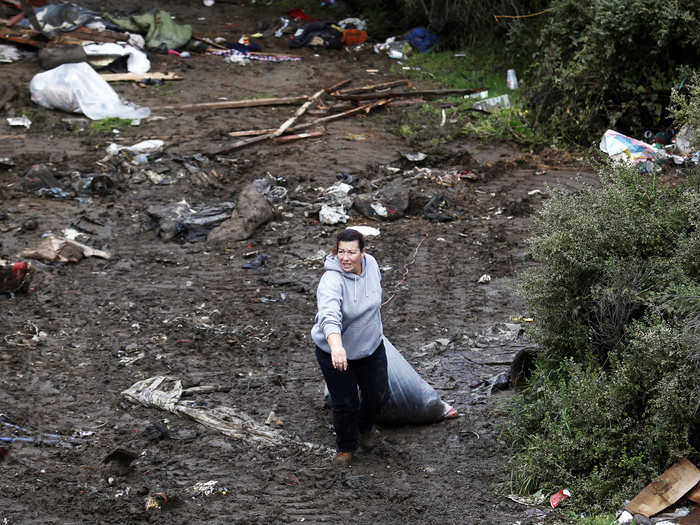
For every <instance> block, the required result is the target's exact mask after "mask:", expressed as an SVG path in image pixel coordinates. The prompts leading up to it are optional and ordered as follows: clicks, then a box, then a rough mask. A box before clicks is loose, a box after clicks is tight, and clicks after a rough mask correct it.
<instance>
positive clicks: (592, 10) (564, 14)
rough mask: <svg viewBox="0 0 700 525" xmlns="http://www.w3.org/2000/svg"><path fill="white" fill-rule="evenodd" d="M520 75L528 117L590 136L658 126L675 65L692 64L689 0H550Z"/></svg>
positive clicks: (698, 58)
mask: <svg viewBox="0 0 700 525" xmlns="http://www.w3.org/2000/svg"><path fill="white" fill-rule="evenodd" d="M550 7H551V11H549V12H548V13H547V16H546V23H545V24H544V26H543V28H542V30H541V31H540V33H539V36H538V39H537V42H536V45H535V47H534V53H533V55H532V62H531V64H532V67H531V68H530V70H529V72H528V74H527V77H526V81H527V82H526V85H527V86H529V89H528V96H529V100H530V103H531V105H532V107H533V110H534V115H535V120H536V122H537V123H539V124H540V125H544V126H546V127H547V128H548V129H550V130H551V132H552V133H553V134H556V135H559V136H561V137H563V138H565V139H566V140H568V141H571V142H578V143H582V144H590V143H591V142H592V141H593V140H594V139H595V138H597V137H599V136H600V135H601V134H602V132H603V131H604V130H605V129H606V128H609V127H614V128H616V129H619V130H620V131H623V132H626V133H628V134H631V135H634V136H641V133H642V132H643V131H644V130H645V129H648V128H652V129H653V128H655V127H659V126H662V127H663V126H665V124H666V122H665V121H664V118H665V116H666V114H665V108H666V107H667V105H668V99H669V96H670V91H671V88H672V87H673V85H674V82H675V81H677V77H678V74H677V73H678V68H679V67H680V66H682V65H691V66H692V65H695V66H697V65H699V64H700V51H699V50H700V32H698V31H697V25H698V23H700V4H698V3H697V2H695V1H694V0H592V1H591V2H587V3H581V2H578V1H576V0H552V2H551V6H550Z"/></svg>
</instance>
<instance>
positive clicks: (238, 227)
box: [207, 184, 275, 242]
mask: <svg viewBox="0 0 700 525" xmlns="http://www.w3.org/2000/svg"><path fill="white" fill-rule="evenodd" d="M274 216H275V214H274V211H273V209H272V206H270V204H269V203H268V202H267V200H266V199H265V196H264V195H263V194H261V193H260V192H259V191H258V190H257V189H255V187H254V186H253V185H252V184H250V185H248V186H246V187H245V188H244V189H243V191H242V192H241V194H240V196H239V197H238V203H237V204H236V210H235V211H234V212H233V214H232V216H231V219H229V220H227V221H224V222H223V223H221V225H219V226H218V227H216V228H214V229H213V230H212V231H211V232H209V235H208V237H207V241H210V242H220V241H242V240H244V239H247V238H248V237H250V236H251V235H253V233H254V232H255V230H257V229H258V228H259V227H260V226H262V225H263V224H265V223H267V222H269V221H270V220H272V218H273V217H274Z"/></svg>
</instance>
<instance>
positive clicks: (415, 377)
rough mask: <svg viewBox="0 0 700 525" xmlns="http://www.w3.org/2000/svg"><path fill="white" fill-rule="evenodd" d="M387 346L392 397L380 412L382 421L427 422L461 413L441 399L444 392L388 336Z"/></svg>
mask: <svg viewBox="0 0 700 525" xmlns="http://www.w3.org/2000/svg"><path fill="white" fill-rule="evenodd" d="M384 348H385V349H386V361H387V368H388V371H389V401H388V402H387V404H386V405H384V408H383V409H382V411H381V413H380V414H379V417H378V419H377V420H378V421H379V422H381V423H392V424H411V425H424V424H427V423H435V422H437V421H441V420H443V419H445V418H451V417H457V412H456V410H455V409H454V408H452V407H451V406H450V405H448V404H447V403H445V402H444V401H443V400H442V399H440V394H438V393H437V392H436V391H435V389H434V388H433V387H432V386H430V385H429V384H428V383H427V382H426V381H425V380H424V379H423V378H422V377H421V376H420V375H419V374H418V372H416V371H415V369H414V368H413V367H412V366H411V364H410V363H409V362H408V361H406V359H404V357H403V356H402V355H401V354H400V353H399V351H398V350H397V349H396V347H395V346H394V345H393V344H391V341H389V340H388V339H387V338H386V337H384Z"/></svg>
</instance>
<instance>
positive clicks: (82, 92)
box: [29, 62, 151, 120]
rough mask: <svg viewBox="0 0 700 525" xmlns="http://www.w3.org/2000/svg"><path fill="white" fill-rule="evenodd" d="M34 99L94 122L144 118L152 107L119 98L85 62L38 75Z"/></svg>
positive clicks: (32, 84) (31, 88)
mask: <svg viewBox="0 0 700 525" xmlns="http://www.w3.org/2000/svg"><path fill="white" fill-rule="evenodd" d="M29 91H30V92H31V95H32V100H33V101H34V102H35V103H37V104H39V105H40V106H44V107H46V108H50V109H60V110H63V111H68V112H71V113H83V114H84V115H85V116H86V117H88V118H90V119H92V120H100V119H103V118H109V117H119V118H124V119H142V118H146V117H148V116H149V115H150V114H151V110H150V109H149V108H143V107H138V106H135V105H133V104H130V103H128V102H124V101H122V100H121V99H120V98H119V95H117V92H116V91H114V90H113V89H112V88H111V87H110V85H109V84H107V82H106V81H105V80H104V79H103V78H102V77H101V76H100V75H99V74H97V72H96V71H95V70H94V69H92V67H90V65H88V64H87V63H85V62H80V63H78V64H63V65H61V66H58V67H56V68H54V69H50V70H49V71H44V72H43V73H38V74H36V75H34V78H32V81H31V82H30V83H29Z"/></svg>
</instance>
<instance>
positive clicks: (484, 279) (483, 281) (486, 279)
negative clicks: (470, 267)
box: [478, 273, 491, 284]
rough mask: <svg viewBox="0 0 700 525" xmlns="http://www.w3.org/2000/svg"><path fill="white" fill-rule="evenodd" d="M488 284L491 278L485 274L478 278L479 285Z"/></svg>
mask: <svg viewBox="0 0 700 525" xmlns="http://www.w3.org/2000/svg"><path fill="white" fill-rule="evenodd" d="M490 282H491V276H490V275H489V274H487V273H485V274H484V275H482V276H481V277H479V281H478V283H479V284H486V283H490Z"/></svg>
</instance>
